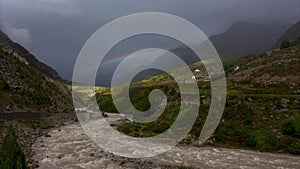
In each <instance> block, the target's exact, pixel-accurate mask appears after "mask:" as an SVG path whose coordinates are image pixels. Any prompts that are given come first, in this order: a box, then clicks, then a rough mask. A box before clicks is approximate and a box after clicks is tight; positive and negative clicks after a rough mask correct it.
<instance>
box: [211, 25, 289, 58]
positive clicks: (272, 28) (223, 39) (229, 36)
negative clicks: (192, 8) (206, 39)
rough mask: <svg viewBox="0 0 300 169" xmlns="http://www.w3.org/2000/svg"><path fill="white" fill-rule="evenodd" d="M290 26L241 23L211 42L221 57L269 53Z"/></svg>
mask: <svg viewBox="0 0 300 169" xmlns="http://www.w3.org/2000/svg"><path fill="white" fill-rule="evenodd" d="M290 26H291V25H290V24H288V23H274V24H253V23H249V22H245V21H240V22H237V23H236V24H234V25H232V26H231V27H230V28H229V29H228V30H227V31H225V32H224V33H221V34H218V35H214V36H211V37H210V40H211V42H212V43H213V45H214V46H215V48H216V50H217V51H218V53H219V55H220V56H221V57H239V56H243V55H248V54H254V53H261V52H265V51H267V50H268V49H270V47H271V45H270V44H274V43H275V42H276V41H277V40H278V38H279V37H280V36H281V35H282V34H283V33H285V31H286V30H287V29H288V28H289V27H290Z"/></svg>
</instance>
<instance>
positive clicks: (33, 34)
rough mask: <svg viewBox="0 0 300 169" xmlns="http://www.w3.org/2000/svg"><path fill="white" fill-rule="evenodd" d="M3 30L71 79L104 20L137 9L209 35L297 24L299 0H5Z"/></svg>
mask: <svg viewBox="0 0 300 169" xmlns="http://www.w3.org/2000/svg"><path fill="white" fill-rule="evenodd" d="M0 1H1V11H0V12H1V13H0V17H1V30H2V31H4V32H5V33H6V34H8V35H9V37H10V38H12V39H13V40H15V41H17V42H19V43H21V44H22V45H23V46H25V47H26V48H27V49H28V50H29V51H30V52H31V53H33V54H34V55H35V56H36V57H37V58H38V59H39V60H41V61H42V62H44V63H46V64H48V65H50V66H52V67H53V68H55V69H56V70H57V71H58V72H59V73H60V75H61V76H62V77H64V78H67V79H70V78H71V74H72V69H73V65H74V63H75V61H76V58H77V56H78V53H79V51H80V49H81V47H82V45H83V44H84V43H85V41H86V40H87V39H88V38H89V37H90V36H91V35H92V34H93V33H94V32H95V31H96V30H98V29H99V28H100V27H101V26H103V25H104V24H106V23H108V22H110V21H112V20H114V19H116V18H118V17H121V16H124V15H128V14H132V13H136V12H165V13H170V14H175V15H177V16H180V17H182V18H184V19H187V20H189V21H190V22H192V23H194V24H195V25H197V26H198V27H199V28H200V29H201V30H203V31H204V32H205V33H206V34H207V35H208V36H210V35H213V34H218V33H221V32H224V31H225V30H226V29H228V27H229V26H230V25H232V24H234V23H235V22H238V21H241V20H243V21H248V22H253V23H275V22H283V23H291V24H293V23H295V22H297V21H299V18H300V0H147V1H146V0H0Z"/></svg>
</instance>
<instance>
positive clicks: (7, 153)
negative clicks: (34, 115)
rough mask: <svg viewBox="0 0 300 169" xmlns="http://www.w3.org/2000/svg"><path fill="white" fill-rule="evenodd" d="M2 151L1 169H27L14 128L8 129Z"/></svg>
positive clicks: (0, 153) (0, 157)
mask: <svg viewBox="0 0 300 169" xmlns="http://www.w3.org/2000/svg"><path fill="white" fill-rule="evenodd" d="M0 149H1V151H0V168H1V169H27V166H26V162H25V155H24V153H23V151H22V149H21V148H20V146H19V144H18V143H17V135H16V132H15V129H14V128H13V127H9V128H8V131H7V134H6V136H5V137H4V138H3V142H2V145H1V148H0Z"/></svg>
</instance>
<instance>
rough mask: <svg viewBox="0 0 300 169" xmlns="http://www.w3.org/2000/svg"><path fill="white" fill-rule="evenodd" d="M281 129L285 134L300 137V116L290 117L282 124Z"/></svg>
mask: <svg viewBox="0 0 300 169" xmlns="http://www.w3.org/2000/svg"><path fill="white" fill-rule="evenodd" d="M281 131H282V133H283V134H285V135H289V136H293V137H296V138H300V117H299V116H298V117H296V118H294V119H289V120H286V121H285V122H283V124H282V125H281Z"/></svg>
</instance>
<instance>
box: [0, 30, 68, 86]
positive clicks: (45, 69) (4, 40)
mask: <svg viewBox="0 0 300 169" xmlns="http://www.w3.org/2000/svg"><path fill="white" fill-rule="evenodd" d="M0 47H1V48H3V47H4V48H5V50H6V51H7V52H8V53H10V54H13V55H18V56H21V57H19V58H20V59H23V60H24V61H25V60H26V61H27V62H28V63H29V64H30V65H31V66H32V67H34V68H35V69H37V70H38V71H40V72H42V73H44V74H45V75H47V76H48V77H50V78H52V79H55V80H62V79H61V77H60V76H59V75H58V73H57V72H56V70H54V69H53V68H51V67H50V66H48V65H46V64H44V63H42V62H40V61H38V60H37V59H36V58H35V57H34V56H33V55H32V54H30V53H29V52H28V51H27V50H26V49H25V48H24V47H23V46H21V45H19V44H18V43H15V42H13V41H11V40H10V39H9V37H8V36H7V35H5V34H4V33H3V32H1V31H0Z"/></svg>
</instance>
